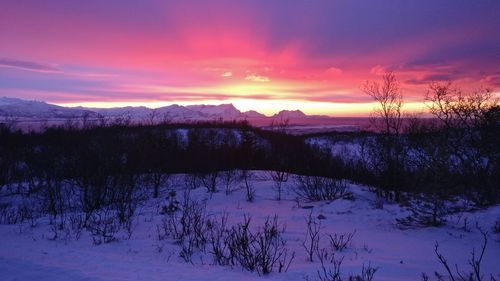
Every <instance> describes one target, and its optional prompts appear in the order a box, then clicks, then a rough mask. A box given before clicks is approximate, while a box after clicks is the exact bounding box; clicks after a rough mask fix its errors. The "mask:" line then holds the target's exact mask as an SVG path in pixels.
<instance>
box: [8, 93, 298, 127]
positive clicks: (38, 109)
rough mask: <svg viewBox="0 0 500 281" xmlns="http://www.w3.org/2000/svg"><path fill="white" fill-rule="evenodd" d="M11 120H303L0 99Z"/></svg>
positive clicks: (223, 107) (192, 108) (202, 108)
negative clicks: (91, 106)
mask: <svg viewBox="0 0 500 281" xmlns="http://www.w3.org/2000/svg"><path fill="white" fill-rule="evenodd" d="M2 116H3V117H7V116H8V117H14V118H21V119H33V120H50V119H69V118H81V117H83V116H86V117H87V118H97V117H98V116H107V117H110V118H120V117H130V118H131V119H132V120H136V121H144V120H150V121H155V122H158V121H163V120H168V121H179V122H182V121H204V120H244V119H254V120H255V119H260V120H265V119H266V118H270V119H271V118H273V119H275V118H283V119H284V118H287V119H290V120H293V119H300V118H304V117H307V115H305V114H304V113H303V112H302V111H300V110H292V111H290V110H283V111H280V112H279V113H278V114H275V115H273V116H272V117H267V116H266V115H264V114H261V113H259V112H257V111H254V110H250V111H246V112H241V111H240V110H238V109H237V108H235V107H234V105H232V104H220V105H188V106H181V105H177V104H174V105H169V106H165V107H160V108H155V109H152V108H148V107H144V106H138V107H132V106H127V107H116V108H86V107H63V106H58V105H54V104H49V103H46V102H43V101H30V100H23V99H18V98H8V97H0V117H2Z"/></svg>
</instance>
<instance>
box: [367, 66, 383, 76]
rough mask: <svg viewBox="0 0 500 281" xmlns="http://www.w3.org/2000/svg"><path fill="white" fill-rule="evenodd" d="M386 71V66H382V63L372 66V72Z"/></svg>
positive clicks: (379, 73)
mask: <svg viewBox="0 0 500 281" xmlns="http://www.w3.org/2000/svg"><path fill="white" fill-rule="evenodd" d="M385 72H386V68H385V67H383V66H381V65H376V66H374V67H372V69H371V70H370V73H373V74H376V75H382V74H384V73H385Z"/></svg>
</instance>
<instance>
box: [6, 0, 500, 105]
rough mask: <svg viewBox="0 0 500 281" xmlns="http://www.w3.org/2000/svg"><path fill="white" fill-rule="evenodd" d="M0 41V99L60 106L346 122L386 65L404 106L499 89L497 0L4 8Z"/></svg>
mask: <svg viewBox="0 0 500 281" xmlns="http://www.w3.org/2000/svg"><path fill="white" fill-rule="evenodd" d="M0 42H1V43H0V96H11V97H20V98H27V99H39V100H45V101H49V102H55V103H59V104H71V105H76V104H84V105H86V104H88V105H97V106H99V105H102V106H106V105H109V106H113V105H125V104H134V105H137V104H145V105H153V106H154V105H161V104H168V103H223V102H233V103H235V104H236V105H237V106H239V107H244V109H247V108H248V109H249V108H254V109H257V110H259V109H261V111H264V112H266V111H272V110H274V109H275V110H279V109H283V108H287V107H290V106H292V107H294V106H296V105H301V107H302V108H301V109H304V110H305V111H306V112H312V113H326V114H336V112H335V111H336V110H342V109H341V108H343V107H349V108H351V111H352V112H353V113H356V112H362V111H363V110H365V109H366V108H367V107H366V106H364V105H363V104H365V103H367V102H369V101H370V100H369V98H368V97H367V96H366V95H365V94H363V93H362V92H361V91H360V86H361V85H362V84H363V82H364V81H366V80H367V79H378V76H379V75H380V73H382V72H384V71H387V70H393V71H395V72H396V75H397V76H398V78H399V80H400V81H401V83H402V85H403V88H404V90H405V96H406V97H407V100H409V101H410V102H419V101H421V100H422V96H423V94H425V91H426V88H427V84H428V83H429V82H432V81H448V80H452V81H456V83H457V84H459V85H461V86H463V87H479V86H481V85H482V86H488V87H492V88H493V89H494V90H498V89H499V88H500V1H497V0H491V1H487V0H476V1H465V0H463V1H462V0H439V1H430V0H428V1H401V0H398V1H396V0H384V1H370V0H365V1H360V0H349V1H347V0H345V1H336V0H329V1H328V0H318V1H310V0H303V1H296V0H281V1H280V0H276V1H269V0H265V1H264V0H251V1H246V0H238V1H235V0H227V1H218V0H215V1H214V0H211V1H191V0H182V1H163V0H162V1H160V0H144V1H128V0H87V1H81V0H80V1H76V0H57V1H56V0H44V1H39V0H36V1H35V0H31V1H30V0H2V3H1V6H0ZM245 107H246V108H245ZM277 107H281V108H277ZM344 111H345V110H344ZM345 112H347V111H345ZM345 112H344V113H345Z"/></svg>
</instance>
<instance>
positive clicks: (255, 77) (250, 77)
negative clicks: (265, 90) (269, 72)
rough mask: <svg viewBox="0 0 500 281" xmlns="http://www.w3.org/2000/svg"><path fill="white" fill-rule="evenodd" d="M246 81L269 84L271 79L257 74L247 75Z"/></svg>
mask: <svg viewBox="0 0 500 281" xmlns="http://www.w3.org/2000/svg"><path fill="white" fill-rule="evenodd" d="M245 80H248V81H253V82H269V81H271V79H269V77H266V76H261V75H257V74H250V75H247V76H246V77H245Z"/></svg>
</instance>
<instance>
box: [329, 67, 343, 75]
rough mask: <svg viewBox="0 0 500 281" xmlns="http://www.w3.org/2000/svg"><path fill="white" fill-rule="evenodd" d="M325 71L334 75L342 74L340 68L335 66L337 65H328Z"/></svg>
mask: <svg viewBox="0 0 500 281" xmlns="http://www.w3.org/2000/svg"><path fill="white" fill-rule="evenodd" d="M326 73H327V74H329V75H333V76H336V75H340V74H342V69H340V68H337V67H330V68H328V69H327V70H326Z"/></svg>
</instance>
